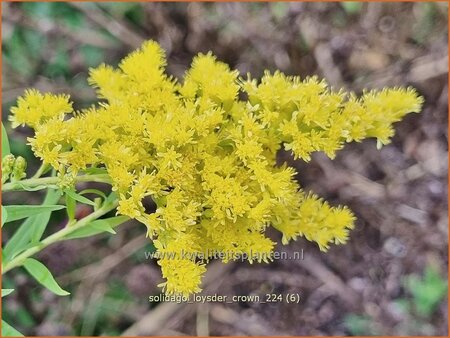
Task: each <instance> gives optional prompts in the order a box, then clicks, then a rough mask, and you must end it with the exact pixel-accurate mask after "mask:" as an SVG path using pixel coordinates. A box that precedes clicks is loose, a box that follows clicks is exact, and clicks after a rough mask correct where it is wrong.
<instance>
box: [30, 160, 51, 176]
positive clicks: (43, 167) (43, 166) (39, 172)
mask: <svg viewBox="0 0 450 338" xmlns="http://www.w3.org/2000/svg"><path fill="white" fill-rule="evenodd" d="M48 168H49V165H48V164H47V163H42V164H41V166H40V167H39V169H38V170H37V171H36V173H35V174H34V175H33V177H31V178H39V177H41V176H42V175H43V174H44V172H45V171H46V170H47V169H48Z"/></svg>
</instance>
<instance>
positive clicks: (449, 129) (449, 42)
mask: <svg viewBox="0 0 450 338" xmlns="http://www.w3.org/2000/svg"><path fill="white" fill-rule="evenodd" d="M3 2H61V1H58V0H44V1H35V0H0V17H2V10H3V8H2V3H3ZM65 2H167V3H170V2H262V3H264V2H343V1H340V0H321V1H302V0H301V1H298V0H297V1H288V0H280V1H273V0H270V1H261V0H247V1H241V0H238V1H226V0H217V1H214V0H196V1H188V0H179V1H175V0H162V1H153V0H148V1H145V0H136V1H129V0H115V1H108V0H97V1H73V0H69V1H65ZM352 2H447V3H448V4H449V6H448V8H447V48H448V49H447V50H448V51H449V50H450V49H449V45H450V36H449V34H448V33H449V28H448V18H449V17H450V0H435V1H430V0H425V1H417V0H395V1H389V0H378V1H372V0H362V1H352ZM2 33H3V32H2V28H1V25H0V38H1V39H2V41H3V38H2V37H3V35H2ZM0 54H2V45H1V44H0ZM2 55H3V54H2ZM447 55H448V54H447ZM448 66H449V69H450V59H449V60H448ZM0 72H2V61H0ZM1 74H2V73H0V82H1V83H0V101H1V102H3V101H2V92H3V77H2V75H1ZM449 84H450V73H448V74H447V88H448V96H450V87H449V86H448V85H449ZM447 109H448V116H450V106H448V107H447ZM0 117H3V108H2V107H0ZM449 134H450V125H449V124H448V123H447V151H448V149H449V148H450V140H449V139H448V135H449ZM1 144H2V141H1V138H0V146H1ZM447 165H448V166H447V168H448V167H450V158H447ZM0 166H1V165H0ZM449 182H450V173H449V172H448V171H447V192H448V191H449V187H450V183H449ZM0 186H1V183H0ZM1 202H2V194H1V193H0V203H1ZM448 206H449V204H448V200H447V210H448ZM447 214H448V213H447ZM0 215H1V211H0ZM448 223H450V215H449V214H448ZM1 239H2V234H1V231H0V242H1ZM449 243H450V232H449V233H448V238H447V250H448V252H447V283H448V286H449V289H450V284H449V282H448V273H449V272H450V261H449V260H448V256H449V255H450V250H449ZM0 261H2V250H1V249H0ZM0 270H1V267H0ZM1 284H2V275H0V285H1ZM447 311H448V312H447V313H450V303H449V301H448V294H447ZM2 313H3V312H2V300H0V314H2ZM1 326H2V325H1V322H0V329H1ZM0 332H1V331H0ZM447 333H448V334H450V323H449V321H448V317H447ZM30 337H33V336H30ZM69 337H76V336H69ZM105 337H107V338H113V336H105ZM165 337H170V336H165ZM186 337H194V336H186ZM233 337H241V336H233ZM255 337H258V336H255ZM261 337H262V336H261ZM293 337H296V336H293ZM297 337H300V336H297ZM301 337H313V336H301ZM333 337H336V338H344V337H349V336H333ZM359 337H362V338H366V337H367V338H373V337H374V336H359ZM379 337H387V336H379ZM389 337H400V336H389ZM408 337H411V338H416V337H417V338H419V337H421V336H408ZM430 337H445V336H430ZM130 338H138V337H130Z"/></svg>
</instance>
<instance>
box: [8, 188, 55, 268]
mask: <svg viewBox="0 0 450 338" xmlns="http://www.w3.org/2000/svg"><path fill="white" fill-rule="evenodd" d="M59 197H60V193H59V191H57V190H48V191H47V195H46V196H45V199H44V202H43V203H42V205H53V204H55V203H57V202H58V200H59ZM51 213H52V212H51V211H47V212H44V213H42V214H39V215H35V216H31V217H28V218H27V219H26V220H25V221H24V222H23V223H22V225H21V226H20V227H19V228H18V229H17V231H16V232H15V233H14V234H13V235H12V237H11V239H10V240H9V241H8V242H7V243H6V245H5V247H4V248H3V252H2V254H3V255H2V259H3V263H7V262H9V261H10V260H11V259H12V258H13V257H14V256H16V255H18V254H19V253H20V252H22V251H23V250H25V249H26V248H28V247H29V246H30V242H38V241H39V240H40V239H41V237H42V234H43V233H44V231H45V228H46V227H47V224H48V221H49V220H50V216H51Z"/></svg>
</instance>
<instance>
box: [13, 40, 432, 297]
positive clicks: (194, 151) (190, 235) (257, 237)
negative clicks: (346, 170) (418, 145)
mask: <svg viewBox="0 0 450 338" xmlns="http://www.w3.org/2000/svg"><path fill="white" fill-rule="evenodd" d="M89 83H90V84H91V85H92V86H93V87H95V88H96V89H97V93H98V97H99V99H100V102H99V103H98V105H97V106H93V107H91V108H89V109H84V110H82V111H79V112H73V111H72V107H71V103H70V102H69V98H68V97H67V96H65V95H60V96H55V95H51V94H40V93H39V92H37V91H35V90H29V91H27V92H26V93H25V95H24V96H23V97H21V98H19V100H18V104H17V106H16V107H14V108H12V110H11V111H12V115H11V121H12V123H13V126H14V127H16V126H18V125H22V124H26V125H28V126H30V127H32V128H34V129H35V136H34V137H33V138H30V139H29V141H30V143H31V146H32V149H33V151H34V153H35V154H36V155H37V156H38V157H40V158H41V159H42V160H43V161H44V162H46V163H49V164H51V165H52V166H53V167H54V168H55V169H56V170H58V171H59V172H60V173H63V174H64V175H72V176H75V175H78V174H79V173H82V172H83V171H84V170H86V169H88V168H105V169H106V170H107V173H108V174H109V176H110V177H111V180H112V184H113V190H114V191H117V193H118V195H119V196H120V202H119V207H118V213H120V214H123V215H128V216H130V217H132V218H135V219H137V220H139V221H141V222H142V223H144V224H145V225H146V226H147V229H148V231H147V233H148V236H149V237H150V238H151V239H153V240H154V243H155V246H156V248H157V250H158V252H159V253H160V254H163V253H166V254H167V256H165V255H161V256H160V259H159V264H160V266H161V269H162V273H163V276H164V277H165V278H166V282H165V283H164V285H163V286H164V288H165V290H166V292H168V293H182V294H185V295H188V294H191V293H194V292H198V291H199V290H200V283H201V277H202V275H203V273H204V272H205V264H206V263H207V262H208V260H209V258H211V256H210V255H209V254H206V255H203V256H199V255H197V254H199V253H211V252H225V253H227V252H233V253H237V254H241V255H244V254H245V255H247V256H248V259H249V261H250V262H253V261H267V260H270V253H271V252H272V251H273V249H274V244H275V243H274V242H273V241H272V240H271V239H269V238H268V237H266V236H265V231H266V229H267V227H268V226H273V227H274V228H276V229H277V230H279V231H280V232H281V234H282V242H283V243H284V244H286V243H288V242H289V240H291V239H296V238H297V237H298V236H304V237H306V238H307V239H308V240H310V241H314V242H316V243H317V244H318V245H319V248H320V249H321V250H324V251H325V250H327V249H328V247H329V245H330V244H332V243H336V244H337V243H344V242H345V241H346V240H347V238H348V230H349V229H352V228H353V222H354V216H353V214H352V213H351V212H350V210H349V209H347V208H346V207H332V206H330V205H329V204H328V203H326V202H324V201H322V200H321V199H319V198H318V197H317V196H315V195H313V194H308V193H304V192H303V191H302V190H301V189H300V187H299V185H298V183H297V182H296V180H295V179H294V176H295V175H296V173H295V171H294V170H293V169H292V168H290V167H287V166H286V165H282V166H277V165H276V163H275V162H276V153H277V151H278V150H279V149H280V147H281V146H284V148H285V149H287V150H291V151H292V152H293V154H294V156H295V157H296V158H301V159H303V160H305V161H308V160H310V158H311V153H312V152H314V151H323V152H325V153H326V154H327V155H328V156H330V157H334V156H335V153H336V151H337V150H339V149H341V148H342V147H343V144H344V143H345V142H350V141H360V140H362V139H364V138H367V137H375V138H377V139H378V143H379V145H382V144H386V143H388V142H389V138H390V137H391V136H392V134H393V129H392V124H393V123H394V122H396V121H399V120H400V119H401V118H402V117H403V116H404V115H405V114H407V113H409V112H419V111H420V109H421V105H422V101H423V100H422V98H421V97H419V96H418V95H417V93H416V92H415V90H414V89H412V88H408V89H401V88H394V89H384V90H381V91H371V92H365V93H364V94H363V95H362V96H361V97H359V98H358V97H356V95H355V94H353V93H344V92H343V91H333V90H332V89H330V88H329V87H328V86H327V84H326V83H325V82H324V81H319V80H318V79H317V78H316V77H310V78H306V79H303V80H301V79H300V78H299V77H290V76H286V75H284V74H282V73H280V72H275V73H273V74H271V73H269V72H266V73H265V74H264V76H263V78H262V79H261V81H260V82H257V81H256V80H253V79H250V78H249V77H248V78H247V79H243V78H240V77H239V74H238V72H237V71H233V70H230V69H229V67H228V66H227V65H226V64H224V63H222V62H219V61H217V60H216V58H215V57H214V56H213V55H212V54H206V55H203V54H199V55H198V56H197V57H195V58H194V60H193V63H192V66H191V68H190V69H189V70H188V71H187V73H186V75H185V77H184V81H183V82H182V83H180V82H178V81H176V80H175V79H173V78H172V77H170V76H167V75H166V74H165V56H164V51H163V50H162V49H161V48H160V46H159V45H158V44H157V43H156V42H154V41H148V42H145V43H144V44H143V45H142V47H141V48H140V49H139V50H137V51H135V52H133V53H131V54H130V55H129V56H127V57H126V58H125V59H123V60H122V61H121V62H120V64H119V67H118V68H117V69H115V68H113V67H110V66H107V65H101V66H99V67H98V68H96V69H92V70H91V72H90V77H89ZM240 95H245V96H246V97H247V99H245V100H243V99H241V98H240ZM67 114H72V115H71V116H70V117H68V116H67ZM147 196H150V198H152V199H153V201H154V202H155V203H156V205H157V210H156V212H154V213H151V214H149V213H147V212H146V211H145V209H144V206H143V203H142V201H143V199H144V198H145V197H147ZM183 252H184V253H186V252H190V253H196V255H191V256H186V255H185V254H184V253H183ZM170 253H172V255H170ZM174 253H175V254H176V255H175V256H174ZM233 257H237V256H233ZM229 259H230V255H227V254H225V255H224V261H227V260H229Z"/></svg>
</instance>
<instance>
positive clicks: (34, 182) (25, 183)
mask: <svg viewBox="0 0 450 338" xmlns="http://www.w3.org/2000/svg"><path fill="white" fill-rule="evenodd" d="M59 180H60V178H59V177H54V176H51V177H41V178H29V179H27V180H21V181H17V182H10V183H5V184H3V186H2V191H3V192H6V191H14V190H19V191H21V190H26V188H35V187H38V186H41V185H42V186H50V185H56V184H58V182H59ZM75 182H76V183H78V182H100V183H111V179H110V177H109V175H107V174H98V175H81V176H77V177H75Z"/></svg>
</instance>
